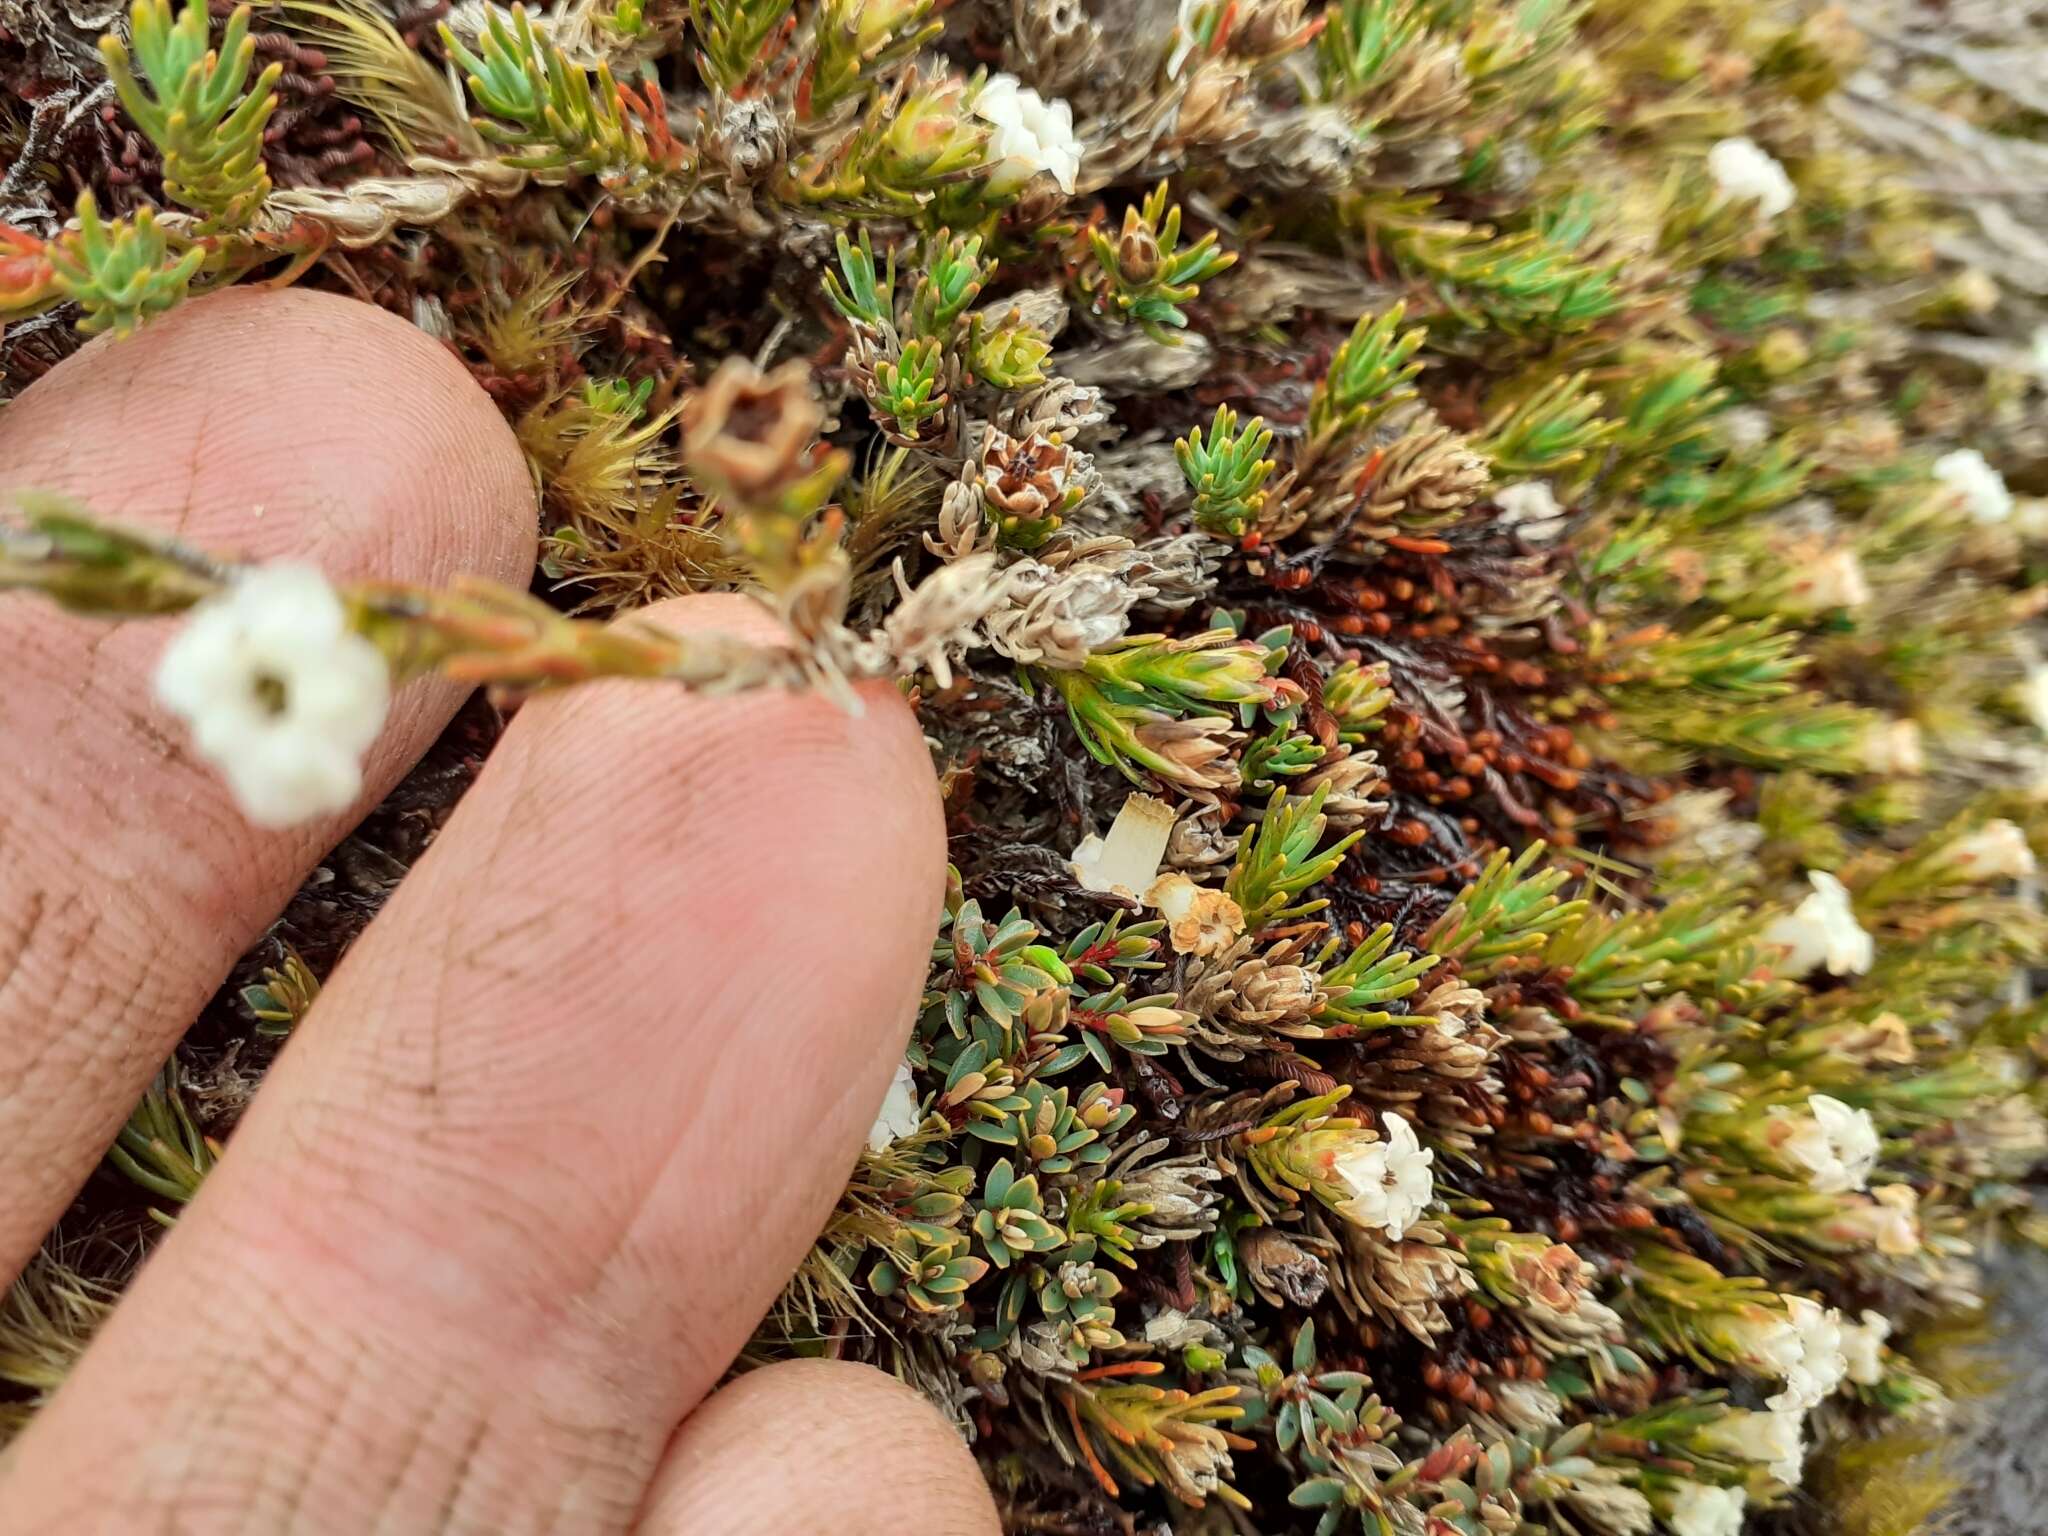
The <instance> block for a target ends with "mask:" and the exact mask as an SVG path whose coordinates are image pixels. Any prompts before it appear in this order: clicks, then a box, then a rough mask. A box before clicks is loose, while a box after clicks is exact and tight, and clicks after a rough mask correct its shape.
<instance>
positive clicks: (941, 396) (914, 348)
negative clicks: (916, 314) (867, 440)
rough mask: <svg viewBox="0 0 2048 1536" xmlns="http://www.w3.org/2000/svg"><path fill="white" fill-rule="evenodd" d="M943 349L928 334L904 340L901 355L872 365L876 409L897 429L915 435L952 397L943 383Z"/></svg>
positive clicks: (942, 412) (944, 355)
mask: <svg viewBox="0 0 2048 1536" xmlns="http://www.w3.org/2000/svg"><path fill="white" fill-rule="evenodd" d="M945 366H946V349H945V347H944V346H943V345H942V344H941V343H940V342H938V341H936V340H934V339H932V338H930V337H919V338H917V339H915V340H913V341H910V342H907V343H905V345H904V348H903V355H902V356H901V357H900V358H898V359H896V360H894V361H889V360H884V361H882V362H879V363H877V364H876V365H875V385H876V390H875V399H874V404H875V407H876V409H877V410H879V411H881V412H882V414H883V415H885V416H887V417H888V418H889V419H890V420H891V421H893V422H894V423H895V424H896V430H897V431H899V432H901V433H903V434H905V435H906V436H909V437H915V436H916V435H917V433H918V431H919V429H920V428H921V427H922V426H923V425H924V423H926V422H927V421H931V420H933V419H935V418H936V417H938V416H940V415H942V414H944V412H945V409H946V407H947V405H948V404H950V403H951V399H952V397H951V396H950V395H949V394H948V393H947V392H946V390H945V389H944V388H943V385H942V375H943V373H944V370H945Z"/></svg>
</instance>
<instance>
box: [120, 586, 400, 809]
mask: <svg viewBox="0 0 2048 1536" xmlns="http://www.w3.org/2000/svg"><path fill="white" fill-rule="evenodd" d="M156 696H157V698H158V699H160V700H161V701H162V702H163V704H164V705H165V707H166V708H168V709H169V710H171V712H172V713H174V714H176V715H178V716H179V717H180V718H182V719H183V720H184V721H185V722H186V724H187V725H189V726H190V727H191V729H192V742H193V745H195V746H196V747H198V749H199V751H200V753H201V754H202V755H203V756H205V757H207V758H209V759H211V760H212V762H213V763H214V764H215V765H216V766H218V767H219V768H220V770H221V772H222V773H223V774H224V775H225V776H226V778H227V781H228V785H229V787H230V788H232V789H233V790H234V792H235V799H236V800H238V801H239V802H240V803H241V806H242V811H243V814H244V815H246V816H247V817H248V818H249V820H250V821H252V822H254V823H256V825H258V826H263V827H285V826H290V825H291V824H292V823H294V822H299V821H305V820H307V819H309V818H311V817H314V816H324V815H327V814H329V813H331V812H334V811H340V810H346V809H347V808H348V807H349V806H351V805H353V804H354V803H355V801H356V797H357V796H358V795H360V794H361V793H362V789H363V767H362V759H363V754H364V753H365V752H367V751H369V749H370V744H371V743H372V742H374V741H375V740H376V739H377V733H378V731H380V730H382V729H383V726H384V716H385V713H386V711H388V710H389V709H390V707H391V672H390V669H389V668H388V667H387V666H385V664H384V657H383V655H382V654H381V653H380V652H379V651H378V649H377V647H376V646H374V645H372V644H371V643H370V642H369V641H368V640H366V639H364V638H363V637H362V636H361V635H359V634H357V633H355V631H353V630H352V629H350V628H349V626H348V613H347V611H346V610H345V609H344V608H343V607H342V603H341V598H340V597H339V596H337V595H336V593H335V590H334V588H333V587H331V586H330V585H328V582H327V578H326V577H324V576H322V575H321V574H320V573H319V572H318V571H316V570H314V569H313V568H312V567H310V566H303V565H271V566H263V567H260V568H258V569H256V570H252V571H250V572H248V573H247V574H246V575H244V576H242V577H241V578H239V579H238V580H237V581H236V582H235V583H234V585H233V586H231V587H229V588H228V589H227V590H226V591H225V592H223V593H221V594H220V595H219V596H218V597H214V598H209V599H208V600H207V601H206V602H204V603H201V604H200V605H199V606H198V607H197V608H195V609H193V610H192V614H191V617H189V618H188V619H187V620H186V621H185V626H184V628H183V629H181V630H179V631H178V633H177V635H176V637H175V638H174V639H173V640H172V641H171V643H170V644H169V645H168V646H167V647H165V649H164V654H163V658H162V660H160V661H159V662H158V663H157V669H156Z"/></svg>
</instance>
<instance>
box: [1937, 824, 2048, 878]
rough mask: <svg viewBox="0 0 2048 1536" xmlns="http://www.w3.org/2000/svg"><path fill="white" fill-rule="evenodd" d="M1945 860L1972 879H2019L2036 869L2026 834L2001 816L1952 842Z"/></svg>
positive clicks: (1943, 855)
mask: <svg viewBox="0 0 2048 1536" xmlns="http://www.w3.org/2000/svg"><path fill="white" fill-rule="evenodd" d="M1942 862H1943V863H1944V864H1946V865H1948V866H1949V867H1950V868H1952V869H1954V870H1955V871H1956V872H1958V873H1959V874H1962V875H1964V876H1966V877H1968V878H1969V879H1972V880H2018V879H2021V878H2023V877H2024V876H2027V875H2031V874H2032V873H2033V872H2034V850H2033V849H2032V848H2029V847H2028V846H2027V834H2026V833H2024V832H2022V831H2021V830H2020V829H2019V828H2018V827H2016V826H2014V825H2013V824H2012V823H2011V822H2009V821H2006V820H2004V819H2003V818H2000V819H1998V820H1995V821H1987V822H1985V823H1984V825H1983V826H1981V827H1978V828H1976V829H1975V830H1974V831H1971V832H1968V833H1966V834H1964V835H1963V836H1962V837H1959V838H1957V839H1956V840H1955V841H1954V842H1953V843H1950V844H1949V845H1948V847H1947V849H1945V850H1944V851H1943V853H1942Z"/></svg>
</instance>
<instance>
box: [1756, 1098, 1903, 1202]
mask: <svg viewBox="0 0 2048 1536" xmlns="http://www.w3.org/2000/svg"><path fill="white" fill-rule="evenodd" d="M1769 1120H1770V1132H1769V1134H1770V1137H1771V1139H1772V1142H1773V1144H1774V1145H1775V1146H1776V1148H1777V1150H1778V1152H1779V1153H1780V1155H1782V1156H1783V1157H1784V1158H1785V1159H1786V1160H1787V1161H1788V1162H1790V1163H1792V1164H1793V1165H1794V1166H1796V1167H1799V1168H1803V1169H1805V1170H1806V1173H1807V1179H1806V1182H1807V1184H1808V1185H1809V1186H1810V1187H1812V1188H1813V1189H1816V1190H1818V1191H1819V1192H1820V1193H1822V1194H1824V1195H1839V1194H1844V1193H1846V1192H1848V1191H1849V1190H1855V1189H1863V1188H1865V1187H1866V1186H1868V1185H1869V1183H1870V1170H1871V1169H1873V1168H1874V1167H1876V1166H1877V1151H1878V1142H1877V1124H1876V1122H1875V1121H1873V1120H1872V1119H1871V1118H1870V1111H1869V1110H1866V1109H1851V1108H1850V1107H1849V1106H1848V1105H1847V1104H1844V1103H1843V1102H1842V1101H1841V1100H1840V1099H1831V1098H1829V1097H1828V1096H1827V1095H1826V1094H1824V1093H1816V1094H1814V1095H1813V1097H1811V1098H1809V1099H1808V1100H1807V1101H1806V1112H1805V1113H1804V1114H1802V1113H1800V1112H1799V1111H1797V1110H1791V1109H1787V1108H1785V1107H1784V1106H1783V1105H1782V1104H1781V1105H1776V1106H1774V1107H1773V1108H1772V1109H1771V1111H1770V1115H1769Z"/></svg>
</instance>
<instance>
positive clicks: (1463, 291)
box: [1400, 215, 1624, 336]
mask: <svg viewBox="0 0 2048 1536" xmlns="http://www.w3.org/2000/svg"><path fill="white" fill-rule="evenodd" d="M1587 217H1590V215H1587ZM1574 228H1575V226H1567V227H1565V228H1562V229H1559V230H1556V231H1552V232H1545V231H1542V230H1524V231H1522V232H1521V233H1519V234H1512V235H1499V236H1468V237H1466V238H1463V239H1458V240H1452V241H1434V240H1416V241H1408V242H1404V243H1403V244H1402V246H1401V248H1400V253H1401V255H1402V257H1403V259H1404V260H1406V261H1407V262H1408V263H1409V264H1411V265H1412V266H1414V267H1415V268H1416V269H1417V270H1418V271H1420V272H1422V273H1424V274H1426V275H1427V276H1429V277H1430V278H1432V279H1434V281H1435V283H1436V287H1437V293H1438V295H1439V296H1440V297H1441V298H1442V300H1443V303H1444V307H1445V312H1446V315H1447V317H1448V318H1449V320H1451V321H1454V322H1456V323H1457V324H1459V325H1462V326H1466V327H1468V328H1473V329H1480V328H1485V327H1493V328H1497V329H1499V330H1500V331H1502V332H1504V333H1506V334H1507V335H1510V336H1526V335H1555V336H1570V335H1574V334H1577V333H1579V332H1582V331H1587V330H1590V329H1591V328H1592V327H1594V326H1596V325H1598V324H1599V323H1600V322H1601V321H1602V320H1605V319H1607V318H1609V317H1610V316H1612V315H1614V314H1615V313H1617V312H1618V311H1619V310H1620V309H1621V307H1622V304H1623V302H1624V300H1623V293H1622V283H1621V273H1622V270H1623V265H1624V264H1623V263H1622V262H1621V261H1620V260H1614V261H1608V262H1597V261H1596V262H1589V261H1587V260H1585V259H1584V258H1583V257H1581V255H1580V254H1579V252H1578V251H1577V250H1576V249H1574V246H1575V245H1576V243H1577V242H1576V241H1574V240H1572V239H1571V238H1570V236H1571V234H1572V233H1573V232H1574Z"/></svg>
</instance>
